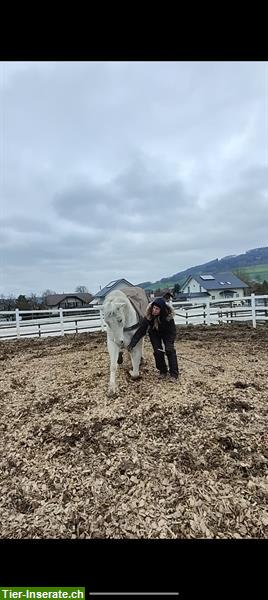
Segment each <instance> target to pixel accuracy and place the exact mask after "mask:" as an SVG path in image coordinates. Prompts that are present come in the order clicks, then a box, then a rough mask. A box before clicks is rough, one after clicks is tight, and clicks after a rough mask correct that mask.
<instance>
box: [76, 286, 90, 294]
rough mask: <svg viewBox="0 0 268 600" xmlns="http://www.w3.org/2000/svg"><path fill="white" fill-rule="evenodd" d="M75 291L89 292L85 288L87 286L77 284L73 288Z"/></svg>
mask: <svg viewBox="0 0 268 600" xmlns="http://www.w3.org/2000/svg"><path fill="white" fill-rule="evenodd" d="M75 292H76V293H77V294H88V293H89V292H88V289H87V287H86V286H85V285H78V286H77V287H76V288H75Z"/></svg>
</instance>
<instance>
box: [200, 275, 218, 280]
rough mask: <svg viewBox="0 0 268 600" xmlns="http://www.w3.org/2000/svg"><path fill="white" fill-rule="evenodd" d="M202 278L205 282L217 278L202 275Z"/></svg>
mask: <svg viewBox="0 0 268 600" xmlns="http://www.w3.org/2000/svg"><path fill="white" fill-rule="evenodd" d="M200 277H201V279H203V280H204V281H209V280H210V279H215V277H213V275H200Z"/></svg>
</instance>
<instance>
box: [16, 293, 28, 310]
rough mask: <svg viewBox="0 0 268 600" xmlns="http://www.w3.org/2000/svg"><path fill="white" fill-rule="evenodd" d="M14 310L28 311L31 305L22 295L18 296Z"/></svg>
mask: <svg viewBox="0 0 268 600" xmlns="http://www.w3.org/2000/svg"><path fill="white" fill-rule="evenodd" d="M16 308H18V309H19V310H29V309H31V305H30V302H29V300H28V299H27V298H26V296H24V295H23V294H20V295H19V296H18V298H17V300H16Z"/></svg>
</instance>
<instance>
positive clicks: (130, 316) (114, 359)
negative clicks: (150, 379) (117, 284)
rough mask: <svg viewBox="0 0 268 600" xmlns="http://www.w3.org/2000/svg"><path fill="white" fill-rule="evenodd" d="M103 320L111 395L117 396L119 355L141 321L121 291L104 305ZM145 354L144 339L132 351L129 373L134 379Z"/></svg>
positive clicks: (109, 296) (115, 293)
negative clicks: (105, 330)
mask: <svg viewBox="0 0 268 600" xmlns="http://www.w3.org/2000/svg"><path fill="white" fill-rule="evenodd" d="M103 318H104V321H105V323H106V325H107V346H108V351H109V355H110V383H109V395H114V394H116V382H115V377H116V370H117V364H118V358H119V354H120V353H122V350H123V348H127V346H128V344H129V343H130V340H131V338H132V336H133V335H134V333H135V331H137V329H138V326H139V320H138V316H137V313H136V311H135V308H134V307H133V306H132V304H131V302H130V300H129V299H128V298H127V296H126V295H125V294H124V292H121V291H120V290H115V291H114V292H110V294H109V295H108V296H107V298H106V300H105V302H104V304H103ZM142 354H143V338H142V339H141V340H140V341H139V342H138V343H137V344H136V346H135V348H133V350H131V352H130V356H131V362H132V371H129V374H130V375H131V377H132V379H137V378H138V377H139V367H140V362H141V358H142Z"/></svg>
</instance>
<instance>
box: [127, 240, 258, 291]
mask: <svg viewBox="0 0 268 600" xmlns="http://www.w3.org/2000/svg"><path fill="white" fill-rule="evenodd" d="M261 265H264V267H263V268H262V267H261ZM257 266H258V267H260V268H259V269H257ZM245 267H247V269H246V268H245ZM249 267H251V269H249ZM240 269H241V272H242V270H244V271H245V273H246V274H247V275H248V276H249V277H250V279H254V270H256V281H261V280H262V281H263V280H264V279H265V278H266V276H267V272H268V247H267V246H265V247H263V248H253V249H252V250H248V251H247V252H245V253H244V254H237V255H235V254H230V255H228V256H224V257H223V258H221V259H218V258H215V259H214V260H211V261H209V262H207V263H204V264H202V265H197V266H195V267H190V268H189V269H186V270H185V271H179V272H178V273H175V275H171V276H170V277H163V278H162V279H160V280H159V281H155V282H154V283H152V282H151V281H145V282H143V283H137V286H139V287H142V288H143V289H156V288H157V287H160V288H162V287H169V286H173V285H175V283H179V284H180V285H181V284H182V283H183V281H185V279H186V278H187V277H188V275H190V273H191V274H192V273H209V272H210V271H213V272H214V273H221V272H224V271H237V270H240ZM262 278H263V279H262Z"/></svg>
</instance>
